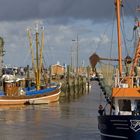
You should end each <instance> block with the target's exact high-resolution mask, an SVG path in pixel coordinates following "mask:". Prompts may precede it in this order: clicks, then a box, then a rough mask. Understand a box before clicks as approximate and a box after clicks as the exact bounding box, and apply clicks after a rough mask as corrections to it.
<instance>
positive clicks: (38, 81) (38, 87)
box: [36, 25, 40, 90]
mask: <svg viewBox="0 0 140 140" xmlns="http://www.w3.org/2000/svg"><path fill="white" fill-rule="evenodd" d="M38 30H39V29H38V25H36V68H37V73H36V86H37V87H36V88H37V90H39V89H40V68H39V53H38V50H39V39H38V37H39V31H38Z"/></svg>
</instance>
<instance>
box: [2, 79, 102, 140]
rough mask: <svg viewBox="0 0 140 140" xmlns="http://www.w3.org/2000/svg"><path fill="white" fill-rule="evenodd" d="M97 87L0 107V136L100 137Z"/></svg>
mask: <svg viewBox="0 0 140 140" xmlns="http://www.w3.org/2000/svg"><path fill="white" fill-rule="evenodd" d="M99 100H100V88H99V86H98V83H97V82H95V81H93V82H92V88H91V91H90V93H86V94H84V95H83V96H80V97H79V98H77V99H74V100H71V101H65V102H61V103H58V102H57V103H52V104H48V105H35V106H32V105H29V106H16V107H15V106H11V107H10V108H9V107H1V108H0V140H100V135H99V131H98V123H97V115H98V114H97V112H98V110H97V109H98V105H99Z"/></svg>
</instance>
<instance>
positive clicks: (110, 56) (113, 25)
mask: <svg viewBox="0 0 140 140" xmlns="http://www.w3.org/2000/svg"><path fill="white" fill-rule="evenodd" d="M114 27H115V12H114V14H113V24H112V31H111V46H110V54H109V58H110V59H111V58H112V50H113V37H114ZM108 64H109V65H110V64H111V61H109V63H108ZM109 68H110V67H109ZM109 68H108V75H109V71H110V69H111V68H110V69H109Z"/></svg>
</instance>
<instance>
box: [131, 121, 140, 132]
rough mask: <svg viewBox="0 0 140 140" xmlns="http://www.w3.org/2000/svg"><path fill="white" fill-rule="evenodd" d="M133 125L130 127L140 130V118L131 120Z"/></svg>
mask: <svg viewBox="0 0 140 140" xmlns="http://www.w3.org/2000/svg"><path fill="white" fill-rule="evenodd" d="M130 122H131V126H130V128H131V129H133V130H134V131H135V132H137V131H139V130H140V120H130Z"/></svg>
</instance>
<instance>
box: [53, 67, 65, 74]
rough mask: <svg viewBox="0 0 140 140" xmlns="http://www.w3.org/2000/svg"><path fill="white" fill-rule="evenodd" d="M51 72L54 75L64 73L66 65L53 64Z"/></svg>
mask: <svg viewBox="0 0 140 140" xmlns="http://www.w3.org/2000/svg"><path fill="white" fill-rule="evenodd" d="M51 74H52V75H64V74H65V67H64V66H62V65H60V64H54V65H52V66H51Z"/></svg>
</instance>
